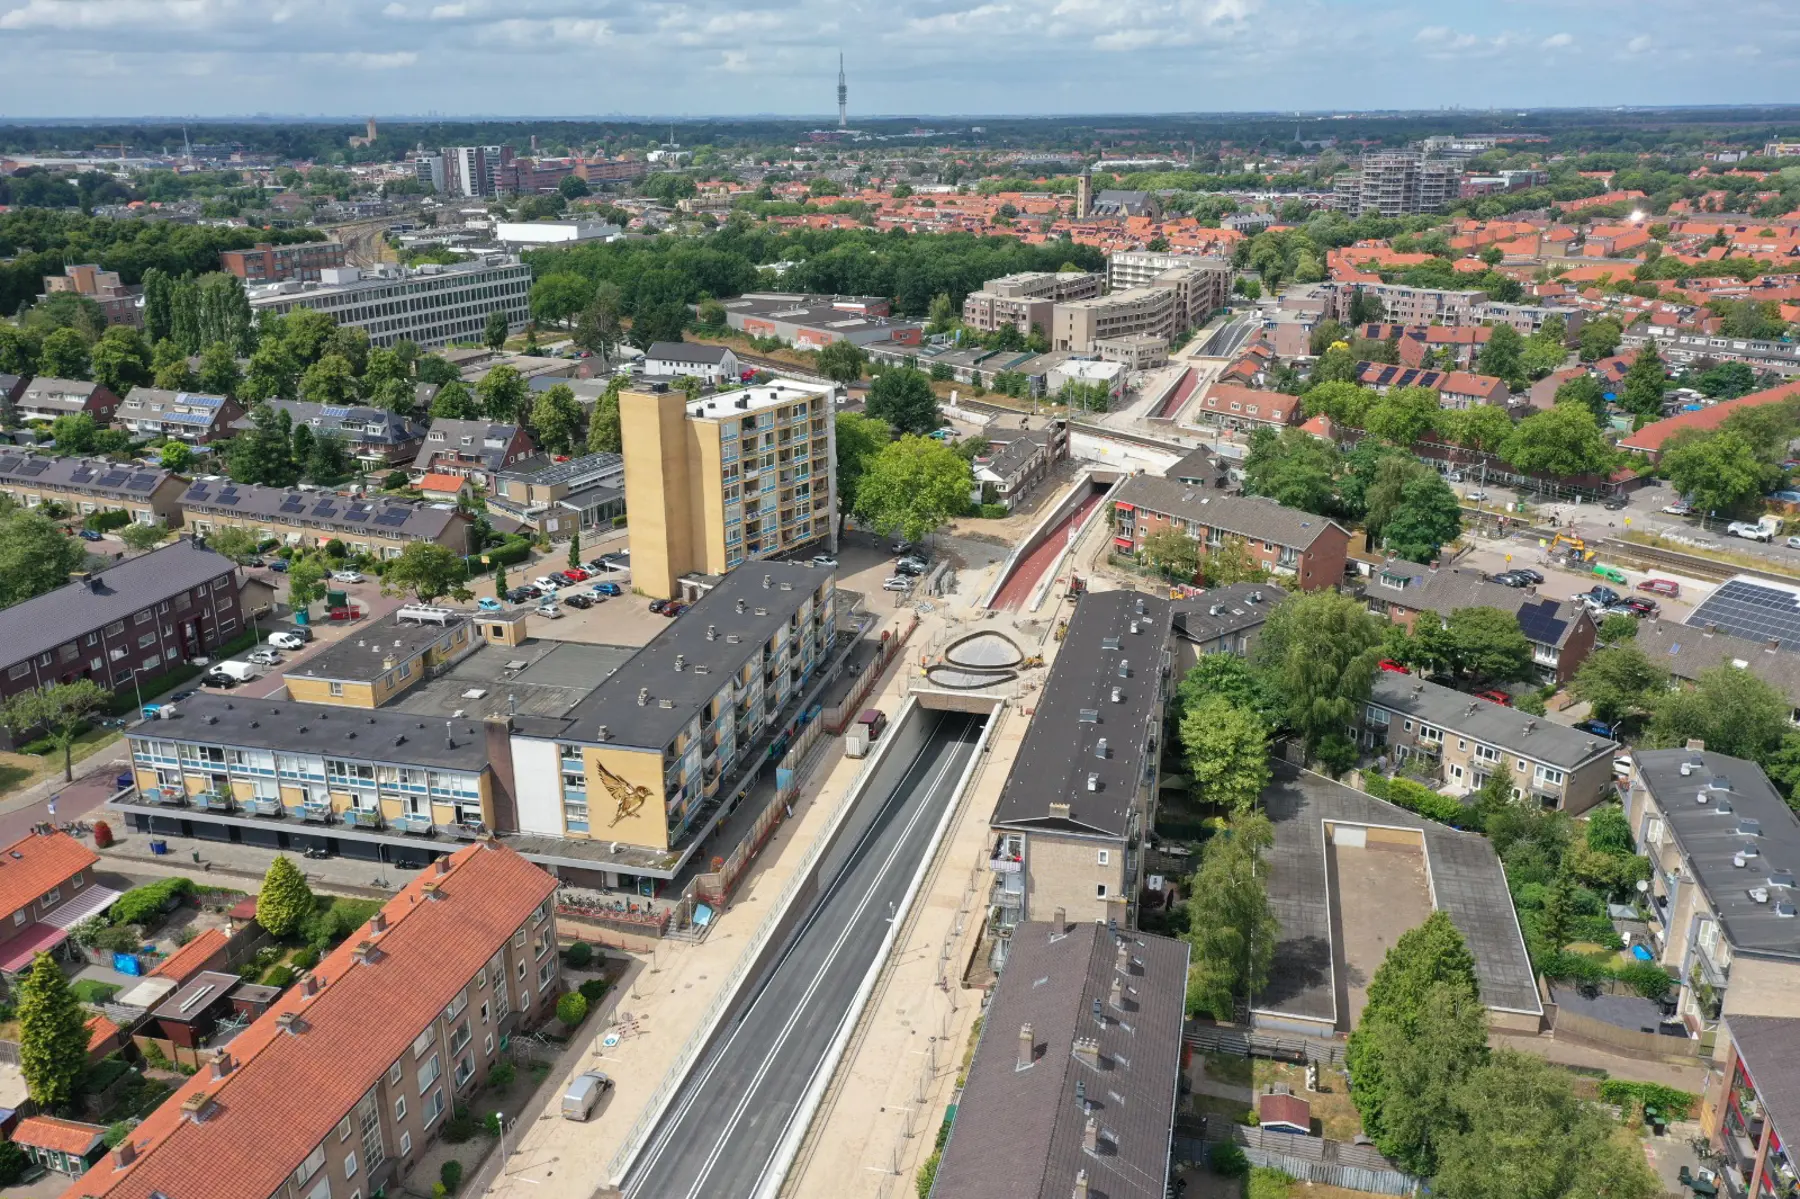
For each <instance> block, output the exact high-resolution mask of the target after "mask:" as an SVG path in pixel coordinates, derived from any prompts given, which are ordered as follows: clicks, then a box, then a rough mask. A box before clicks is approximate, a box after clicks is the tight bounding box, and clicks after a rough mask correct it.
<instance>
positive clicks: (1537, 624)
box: [1368, 559, 1593, 648]
mask: <svg viewBox="0 0 1800 1199" xmlns="http://www.w3.org/2000/svg"><path fill="white" fill-rule="evenodd" d="M1384 580H1386V581H1384ZM1399 580H1404V585H1403V586H1402V587H1400V588H1399V589H1397V590H1396V589H1395V588H1394V587H1392V586H1390V585H1389V583H1390V582H1393V581H1399ZM1368 594H1369V596H1370V597H1371V598H1374V599H1380V600H1385V601H1386V602H1387V603H1389V604H1396V605H1399V606H1400V607H1402V608H1411V609H1414V610H1415V611H1424V612H1435V613H1437V614H1438V615H1439V616H1442V617H1445V618H1448V617H1449V616H1450V614H1451V613H1452V612H1455V611H1456V610H1457V609H1458V608H1498V609H1499V610H1500V611H1502V612H1510V613H1512V614H1513V616H1514V617H1515V618H1516V619H1517V620H1518V622H1519V629H1520V631H1521V632H1523V633H1524V634H1525V636H1526V637H1527V638H1529V639H1530V640H1532V641H1535V642H1537V643H1539V644H1541V645H1553V646H1557V647H1559V648H1560V647H1561V646H1562V645H1564V644H1565V643H1566V642H1567V641H1568V640H1569V638H1570V637H1572V636H1574V634H1575V633H1576V631H1577V630H1579V629H1580V628H1581V627H1582V625H1583V623H1584V622H1588V623H1591V622H1592V619H1593V618H1592V617H1590V616H1589V615H1588V614H1587V612H1586V610H1584V609H1583V608H1582V607H1581V605H1579V604H1577V603H1575V602H1574V601H1573V600H1557V599H1551V598H1550V597H1549V596H1544V595H1539V594H1537V589H1536V588H1529V587H1508V586H1505V585H1504V584H1501V583H1490V582H1488V580H1486V579H1484V578H1482V577H1481V572H1480V571H1477V570H1469V569H1465V568H1463V567H1460V566H1447V567H1443V568H1440V569H1438V570H1433V569H1431V568H1430V567H1428V566H1421V565H1419V564H1418V563H1417V562H1405V561H1401V560H1399V559H1394V560H1392V561H1389V562H1386V563H1383V564H1382V565H1381V566H1377V567H1376V568H1375V569H1374V570H1373V571H1371V572H1370V581H1369V590H1368Z"/></svg>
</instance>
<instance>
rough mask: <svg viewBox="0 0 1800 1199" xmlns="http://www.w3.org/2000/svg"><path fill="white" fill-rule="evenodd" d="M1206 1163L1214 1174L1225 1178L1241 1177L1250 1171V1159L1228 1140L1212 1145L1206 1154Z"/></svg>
mask: <svg viewBox="0 0 1800 1199" xmlns="http://www.w3.org/2000/svg"><path fill="white" fill-rule="evenodd" d="M1206 1164H1207V1165H1209V1166H1211V1167H1212V1169H1213V1173H1214V1174H1220V1175H1223V1176H1224V1177H1226V1178H1242V1177H1243V1176H1244V1175H1246V1174H1248V1173H1249V1172H1250V1159H1249V1158H1247V1157H1245V1156H1244V1151H1243V1150H1242V1149H1240V1148H1238V1147H1237V1146H1236V1145H1234V1144H1232V1143H1231V1142H1230V1141H1223V1142H1221V1143H1219V1144H1217V1145H1214V1146H1213V1147H1212V1148H1211V1149H1210V1150H1209V1151H1208V1152H1207V1154H1206Z"/></svg>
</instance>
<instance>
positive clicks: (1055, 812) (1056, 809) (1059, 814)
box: [1050, 800, 1069, 820]
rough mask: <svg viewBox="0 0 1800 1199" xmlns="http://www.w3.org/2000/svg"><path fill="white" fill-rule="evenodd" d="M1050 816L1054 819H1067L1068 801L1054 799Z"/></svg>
mask: <svg viewBox="0 0 1800 1199" xmlns="http://www.w3.org/2000/svg"><path fill="white" fill-rule="evenodd" d="M1050 818H1051V819H1052V820H1067V819H1068V818H1069V804H1068V801H1066V800H1052V801H1051V803H1050Z"/></svg>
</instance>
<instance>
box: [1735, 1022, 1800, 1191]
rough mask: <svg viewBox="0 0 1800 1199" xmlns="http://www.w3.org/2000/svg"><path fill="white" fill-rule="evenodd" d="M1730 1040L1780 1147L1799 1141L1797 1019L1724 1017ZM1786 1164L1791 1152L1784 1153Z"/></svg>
mask: <svg viewBox="0 0 1800 1199" xmlns="http://www.w3.org/2000/svg"><path fill="white" fill-rule="evenodd" d="M1725 1023H1726V1025H1727V1026H1728V1027H1729V1028H1730V1030H1731V1040H1732V1043H1733V1044H1734V1045H1736V1046H1737V1051H1738V1056H1739V1057H1741V1058H1742V1059H1743V1061H1744V1065H1745V1066H1746V1067H1747V1068H1748V1069H1749V1071H1750V1077H1751V1078H1752V1079H1753V1080H1754V1081H1755V1083H1756V1093H1757V1096H1758V1097H1759V1098H1761V1099H1762V1103H1763V1110H1764V1111H1765V1112H1766V1113H1767V1114H1768V1117H1769V1121H1770V1123H1772V1124H1774V1126H1775V1134H1776V1135H1777V1136H1778V1137H1780V1138H1781V1143H1782V1144H1783V1145H1787V1146H1791V1145H1793V1144H1794V1143H1795V1141H1796V1140H1800V1019H1796V1018H1794V1017H1792V1016H1727V1017H1725ZM1788 1154H1789V1160H1793V1157H1794V1151H1793V1150H1792V1149H1791V1148H1790V1149H1789V1150H1788Z"/></svg>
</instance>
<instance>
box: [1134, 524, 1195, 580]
mask: <svg viewBox="0 0 1800 1199" xmlns="http://www.w3.org/2000/svg"><path fill="white" fill-rule="evenodd" d="M1138 556H1139V557H1141V558H1142V559H1143V560H1144V564H1145V565H1146V566H1148V567H1150V569H1152V570H1155V571H1159V572H1161V573H1162V574H1163V575H1164V576H1165V577H1167V578H1170V579H1174V580H1176V581H1177V582H1181V583H1191V582H1193V581H1194V576H1195V575H1197V574H1199V573H1200V543H1199V542H1197V541H1195V540H1194V539H1193V538H1192V537H1189V536H1188V535H1187V534H1186V533H1184V532H1182V531H1181V530H1180V529H1177V528H1174V527H1170V528H1166V529H1158V530H1157V531H1156V532H1154V533H1151V534H1150V535H1149V536H1147V537H1145V538H1144V545H1143V548H1142V549H1141V550H1139V551H1138Z"/></svg>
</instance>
